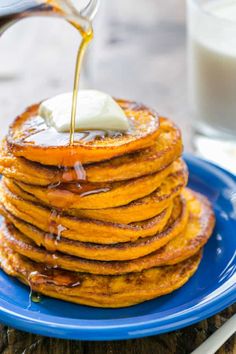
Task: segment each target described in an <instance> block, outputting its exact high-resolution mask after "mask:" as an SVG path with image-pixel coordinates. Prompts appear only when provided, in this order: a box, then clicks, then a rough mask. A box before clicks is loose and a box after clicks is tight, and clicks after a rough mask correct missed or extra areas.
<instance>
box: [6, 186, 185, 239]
mask: <svg viewBox="0 0 236 354" xmlns="http://www.w3.org/2000/svg"><path fill="white" fill-rule="evenodd" d="M1 193H2V194H1ZM0 194H1V199H2V203H3V205H4V207H5V209H6V210H7V211H8V212H9V213H11V214H13V215H14V216H16V217H18V218H20V219H22V220H24V221H26V222H28V223H30V224H32V225H34V226H36V227H38V228H40V229H41V230H43V231H45V232H47V233H53V234H55V235H57V236H58V235H59V236H63V237H66V238H69V239H71V240H75V241H82V242H93V243H102V244H112V243H118V242H128V241H135V240H137V239H138V238H143V237H146V236H152V235H154V234H156V233H158V232H161V231H162V230H163V229H164V228H165V226H166V225H167V222H168V221H169V219H170V216H171V215H172V209H173V203H172V202H171V203H170V205H169V206H168V207H167V208H166V209H164V210H163V211H162V212H161V213H160V214H158V215H156V216H155V217H153V218H151V219H148V220H144V221H140V222H137V223H131V224H117V223H111V222H106V221H97V220H93V219H79V218H76V217H72V216H63V215H60V214H59V213H58V212H56V211H54V212H52V211H51V210H50V209H47V208H44V207H41V206H40V205H36V204H34V203H31V202H28V201H25V200H23V199H20V198H18V197H16V196H14V195H13V194H12V193H11V192H9V191H8V190H7V188H4V187H3V188H2V192H1V191H0ZM177 198H178V197H177Z"/></svg>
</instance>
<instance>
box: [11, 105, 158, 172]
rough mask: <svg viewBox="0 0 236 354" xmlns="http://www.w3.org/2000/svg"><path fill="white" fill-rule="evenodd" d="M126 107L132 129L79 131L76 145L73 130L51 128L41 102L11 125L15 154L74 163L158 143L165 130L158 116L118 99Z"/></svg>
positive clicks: (50, 162) (59, 163)
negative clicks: (40, 112) (72, 141)
mask: <svg viewBox="0 0 236 354" xmlns="http://www.w3.org/2000/svg"><path fill="white" fill-rule="evenodd" d="M117 103H118V104H119V105H120V106H121V108H122V109H123V110H124V112H125V114H126V116H127V118H128V120H129V123H130V130H129V131H128V132H125V133H122V134H119V135H117V134H115V133H111V134H108V135H107V134H105V133H104V132H101V131H99V132H96V131H95V132H94V131H90V132H84V131H83V132H76V133H75V134H74V145H73V146H71V145H69V136H70V134H69V133H61V132H60V133H59V132H57V131H56V130H55V129H54V128H52V127H48V126H47V125H46V123H45V121H44V119H43V118H41V117H40V116H38V108H39V105H38V104H36V105H33V106H31V107H29V108H28V109H27V110H26V111H25V112H24V113H22V114H21V115H20V116H18V117H17V118H16V119H15V121H14V122H13V124H12V125H11V126H10V128H9V132H8V135H7V144H8V148H9V150H10V151H11V152H12V153H13V155H15V156H21V157H25V158H26V159H27V160H31V161H36V162H39V163H41V164H43V165H53V166H71V167H74V165H75V164H76V163H77V162H80V163H82V164H84V163H85V164H86V163H91V162H96V161H102V160H108V159H111V158H113V157H116V156H121V155H123V154H127V153H131V152H134V151H137V150H140V149H145V148H147V147H149V146H151V145H153V144H154V142H155V140H156V139H157V137H158V136H159V134H160V132H161V130H160V129H159V117H158V115H157V114H156V113H155V112H154V111H152V110H151V109H149V108H147V107H146V106H144V105H141V104H138V103H136V102H131V101H124V100H117Z"/></svg>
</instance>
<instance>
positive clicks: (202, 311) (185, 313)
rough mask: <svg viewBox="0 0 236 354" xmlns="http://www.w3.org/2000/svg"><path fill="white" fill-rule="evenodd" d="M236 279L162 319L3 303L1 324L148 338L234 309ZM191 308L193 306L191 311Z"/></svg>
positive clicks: (80, 335) (72, 335)
mask: <svg viewBox="0 0 236 354" xmlns="http://www.w3.org/2000/svg"><path fill="white" fill-rule="evenodd" d="M184 157H185V160H186V162H187V163H188V164H190V165H192V166H195V167H197V168H201V169H202V170H206V172H207V171H209V170H210V172H211V173H213V174H219V173H220V174H221V176H222V178H226V179H228V180H229V181H231V183H233V184H235V186H236V177H235V176H233V175H232V174H230V173H229V172H227V171H225V170H223V169H222V168H220V167H218V166H216V165H214V164H212V163H209V162H206V161H204V160H202V159H200V158H197V157H195V156H192V155H190V154H185V155H184ZM235 276H236V274H234V275H233V276H232V277H231V278H230V279H228V280H227V281H226V282H225V283H224V284H223V285H222V286H220V287H218V288H216V289H215V290H214V291H213V292H212V293H211V294H208V296H206V298H205V299H204V301H201V303H200V304H198V298H194V300H192V301H190V302H188V303H185V304H184V305H182V306H179V307H178V308H179V311H178V312H173V313H172V314H169V315H167V316H165V313H166V312H168V313H169V310H168V311H162V313H161V314H162V317H161V318H157V317H156V314H151V315H143V316H137V317H135V318H134V317H129V318H125V319H114V320H113V319H105V320H81V319H71V318H65V317H57V316H53V315H48V314H42V313H38V312H35V313H34V312H29V311H28V310H27V309H20V308H19V306H15V305H12V304H11V303H10V302H7V301H4V300H2V299H0V321H1V322H2V323H5V324H6V325H9V326H13V327H15V328H18V329H21V330H24V331H28V332H32V333H37V334H40V335H45V336H52V337H59V338H64V339H81V340H114V339H131V338H139V337H146V336H150V335H154V334H159V333H164V332H170V331H173V330H176V329H179V328H182V327H185V326H188V325H191V324H194V323H196V322H199V321H201V320H203V319H206V318H208V317H210V316H212V315H214V314H216V313H217V312H219V311H221V310H223V309H224V308H226V307H228V306H230V305H232V304H233V303H234V302H235V301H236V280H235ZM191 305H193V306H192V307H191V309H189V308H190V306H191ZM186 307H187V310H186Z"/></svg>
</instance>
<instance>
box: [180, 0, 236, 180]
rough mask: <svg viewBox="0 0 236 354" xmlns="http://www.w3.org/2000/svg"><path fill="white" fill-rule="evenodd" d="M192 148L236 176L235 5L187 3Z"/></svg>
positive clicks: (232, 1) (212, 0) (224, 0)
mask: <svg viewBox="0 0 236 354" xmlns="http://www.w3.org/2000/svg"><path fill="white" fill-rule="evenodd" d="M187 2H188V7H187V11H188V12H187V19H188V64H189V65H188V68H189V97H190V103H191V107H192V109H193V115H194V124H193V125H194V130H195V133H196V134H195V139H194V144H195V147H196V148H197V151H198V152H199V153H200V154H201V155H204V157H206V158H208V159H210V160H212V161H214V162H216V163H219V164H221V165H223V166H224V167H226V168H229V169H231V171H233V172H234V173H235V174H236V0H187Z"/></svg>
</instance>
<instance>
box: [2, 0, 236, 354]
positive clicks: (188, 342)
mask: <svg viewBox="0 0 236 354" xmlns="http://www.w3.org/2000/svg"><path fill="white" fill-rule="evenodd" d="M103 7H105V8H104V9H102V10H101V12H100V14H99V17H98V18H97V23H96V28H97V33H99V35H98V36H97V38H96V41H95V43H94V47H93V48H91V51H90V54H89V57H88V61H87V67H86V69H87V72H88V73H89V75H87V76H86V78H87V81H89V82H90V86H92V87H96V88H99V89H103V90H105V91H107V92H110V93H112V94H113V95H115V96H116V97H126V98H131V99H136V100H140V101H143V102H145V103H146V104H149V105H151V106H153V107H154V108H156V109H157V110H158V112H160V113H161V114H165V115H168V116H170V117H171V118H172V119H174V120H175V121H176V122H177V123H178V125H179V126H180V127H181V129H182V131H183V136H184V141H185V147H186V149H187V150H191V134H190V132H191V120H190V119H189V117H190V115H189V109H188V105H187V85H186V46H185V8H184V1H183V0H165V1H162V0H148V1H147V0H140V1H138V5H137V1H136V0H129V1H127V0H119V1H117V0H109V2H108V1H106V0H104V2H103ZM27 26H28V27H27ZM27 26H26V25H23V23H22V24H20V23H19V25H17V26H16V28H15V31H19V33H21V36H20V37H19V41H17V42H16V41H14V40H13V39H12V38H13V37H11V35H10V33H9V48H8V51H9V52H8V54H9V58H10V57H11V59H12V56H15V60H17V61H18V62H20V65H21V66H20V68H21V70H20V72H18V74H16V75H13V76H11V75H8V76H7V77H6V76H4V75H1V71H0V123H1V132H0V135H3V134H5V132H6V131H7V126H8V124H9V122H10V121H11V120H12V119H13V117H14V116H15V115H16V114H17V113H19V112H20V111H21V110H23V109H24V107H25V106H27V105H29V104H31V103H32V102H36V101H39V100H41V99H43V98H44V97H48V96H50V95H54V94H56V93H60V92H63V91H68V90H70V89H71V86H72V78H73V67H74V59H75V52H76V45H75V43H77V41H78V39H77V34H76V33H75V32H74V31H72V29H71V28H70V27H69V26H68V25H66V24H65V23H62V22H57V21H55V20H49V19H47V20H46V19H38V20H33V19H32V20H30V21H29V22H28V24H27ZM13 30H14V29H12V31H13ZM27 30H28V31H29V34H28V36H27V34H26V33H24V31H26V32H27ZM7 35H8V34H6V36H7ZM0 50H1V41H0ZM15 53H17V55H16V54H15ZM32 53H34V55H32ZM0 62H1V61H0ZM1 65H3V66H4V67H7V65H8V60H6V62H5V63H1ZM88 73H87V74H88ZM235 311H236V306H231V307H230V308H228V309H227V310H225V311H223V312H221V313H220V314H218V315H216V316H213V317H211V318H209V319H208V320H205V321H202V322H200V323H198V324H196V325H193V326H190V327H187V328H185V329H182V330H179V331H176V332H172V333H169V334H164V335H160V336H153V337H149V338H144V339H137V340H128V341H116V342H81V341H65V340H59V339H51V338H45V337H41V336H37V335H33V334H26V333H24V332H20V331H17V330H14V329H12V328H8V327H6V326H1V327H0V353H1V354H13V353H14V354H189V353H191V351H192V350H194V349H195V348H196V347H198V346H199V345H200V343H202V342H203V341H204V340H205V339H206V338H207V337H209V336H210V335H211V334H212V333H213V332H214V331H215V330H216V329H217V328H219V327H220V326H221V325H222V324H223V323H224V322H225V321H226V320H227V319H228V318H229V317H230V316H231V315H232V314H233V313H235ZM235 353H236V338H235V337H232V338H231V339H230V340H229V341H228V342H227V343H226V344H225V345H224V346H223V347H222V348H221V349H220V350H219V351H218V354H235ZM203 354H204V353H203Z"/></svg>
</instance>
